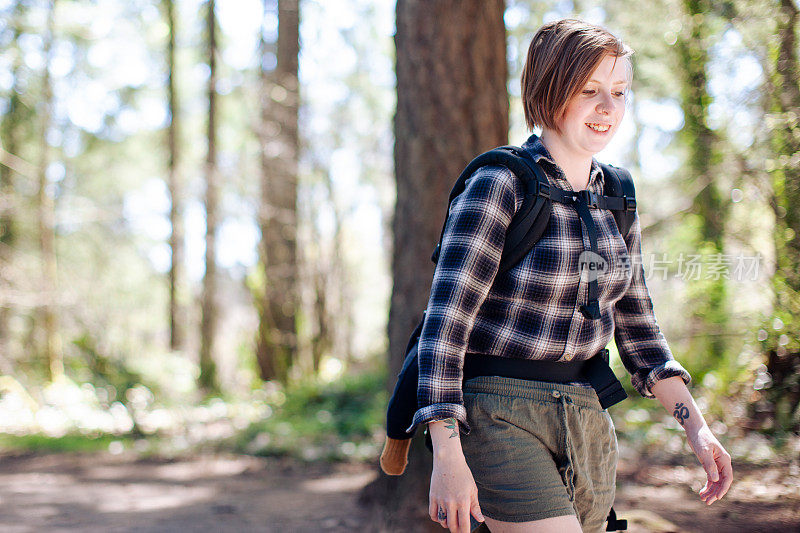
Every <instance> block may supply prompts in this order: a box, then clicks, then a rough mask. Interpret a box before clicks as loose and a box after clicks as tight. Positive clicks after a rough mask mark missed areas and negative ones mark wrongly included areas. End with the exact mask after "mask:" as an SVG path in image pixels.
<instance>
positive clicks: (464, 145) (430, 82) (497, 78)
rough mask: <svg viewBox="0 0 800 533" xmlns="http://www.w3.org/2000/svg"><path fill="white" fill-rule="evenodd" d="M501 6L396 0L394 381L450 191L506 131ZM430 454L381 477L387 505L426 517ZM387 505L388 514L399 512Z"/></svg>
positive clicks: (481, 1)
mask: <svg viewBox="0 0 800 533" xmlns="http://www.w3.org/2000/svg"><path fill="white" fill-rule="evenodd" d="M504 7H505V6H504V1H503V0H491V1H486V0H462V1H456V0H439V1H436V2H430V1H424V0H398V2H397V7H396V10H397V33H396V36H395V44H396V47H397V65H396V69H397V113H396V115H395V124H394V128H395V174H396V180H397V204H396V207H395V215H394V222H393V228H394V243H393V244H394V252H393V260H392V274H393V278H394V287H393V289H392V297H391V308H390V311H389V326H388V329H389V352H390V353H389V369H390V373H389V375H390V377H391V379H390V381H392V383H391V384H390V386H393V381H394V376H395V375H396V374H397V372H398V371H399V369H400V367H401V365H402V361H403V357H404V355H405V354H404V353H403V351H404V350H405V346H406V343H407V342H408V336H409V335H410V334H411V331H412V330H413V328H414V326H415V325H416V323H417V322H418V321H419V319H420V318H421V316H422V312H423V310H424V309H425V306H426V304H427V301H428V296H429V293H430V288H431V281H432V279H433V266H432V264H431V262H430V255H431V252H432V251H433V248H434V246H435V245H436V242H437V240H438V238H439V232H440V230H441V226H442V222H443V218H444V216H445V213H446V209H447V197H448V195H449V192H450V189H451V187H452V185H453V183H454V182H455V180H456V178H457V177H458V175H459V173H460V172H461V170H463V168H464V166H465V165H466V164H467V163H468V162H469V161H470V160H471V159H472V158H473V157H475V156H476V155H478V154H479V153H481V152H483V151H485V150H489V149H491V148H494V147H495V146H498V145H502V144H505V143H506V141H507V138H508V94H507V92H506V78H507V65H506V44H505V43H506V41H505V37H506V36H505V26H504V23H503V14H504ZM426 453H427V452H425V451H424V449H423V448H422V447H420V446H415V447H413V452H412V457H411V458H410V462H409V466H408V472H407V473H406V475H404V476H403V477H401V478H399V479H391V478H388V477H382V478H380V480H379V482H381V483H385V484H388V486H387V487H384V488H382V489H380V490H381V491H383V492H382V493H385V494H386V495H388V496H390V498H389V500H388V501H387V502H386V503H387V504H389V505H392V506H394V505H395V503H394V502H396V501H402V500H404V499H405V498H406V497H409V498H412V499H414V500H416V501H417V502H416V503H415V507H414V509H416V510H418V511H419V513H417V514H415V516H414V519H419V520H422V521H423V522H426V523H427V522H430V520H429V519H427V518H426V517H427V496H426V495H427V490H423V489H424V488H425V487H427V481H426V479H427V477H428V476H429V470H428V468H429V466H428V465H429V464H430V462H429V461H430V460H429V458H427V457H425V455H424V454H426ZM419 479H423V483H421V484H419ZM419 502H422V503H421V504H420V503H419ZM386 511H387V514H388V515H389V516H390V517H391V516H396V517H399V516H400V515H394V514H393V513H392V512H391V511H390V510H389V509H388V508H387V509H386ZM390 520H392V518H390ZM405 523H406V524H407V523H409V522H408V517H406V522H405ZM436 527H438V526H436Z"/></svg>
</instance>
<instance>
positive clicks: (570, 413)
mask: <svg viewBox="0 0 800 533" xmlns="http://www.w3.org/2000/svg"><path fill="white" fill-rule="evenodd" d="M631 53H632V50H630V48H628V47H627V46H626V45H625V44H624V43H622V41H620V40H619V39H617V38H616V37H615V36H614V35H612V34H610V33H609V32H608V31H606V30H605V29H603V28H601V27H598V26H595V25H592V24H588V23H585V22H582V21H578V20H561V21H557V22H553V23H549V24H546V25H544V26H543V27H542V28H541V29H540V30H539V31H538V32H537V33H536V35H535V36H534V38H533V40H532V42H531V44H530V48H529V50H528V57H527V61H526V65H525V68H524V71H523V74H522V95H523V101H524V107H525V118H526V122H527V125H528V127H529V129H531V130H533V128H534V127H535V126H539V127H541V128H542V134H541V137H537V136H536V135H532V136H531V138H530V139H529V140H528V141H527V142H526V143H525V144H524V145H523V148H524V149H525V150H526V151H527V153H528V154H529V155H530V156H531V157H532V158H533V159H534V160H536V161H537V162H538V164H539V165H540V166H541V167H542V169H544V171H545V173H546V174H547V177H548V180H549V182H550V185H551V187H552V186H556V187H558V188H560V189H563V190H567V191H582V190H584V189H588V190H590V191H593V192H594V193H596V194H598V195H602V194H603V174H602V172H601V169H600V166H599V164H598V162H597V161H596V160H595V159H594V158H593V155H594V154H596V153H597V152H599V151H601V150H602V149H603V148H605V147H606V146H607V145H608V143H609V141H610V140H611V138H612V137H613V136H614V134H615V133H616V131H617V129H618V128H619V125H620V123H621V122H622V118H623V115H624V113H625V100H626V95H627V93H628V90H629V88H630V85H631V76H632V68H631V63H630V57H629V56H630V54H631ZM523 196H524V191H523V190H522V186H521V183H520V182H519V180H518V179H517V178H516V177H515V176H514V175H513V174H512V173H511V171H509V170H508V169H506V168H504V167H499V166H496V167H495V166H488V167H483V168H481V169H479V170H478V171H476V172H475V174H473V176H472V177H471V178H470V179H469V180H468V181H467V185H466V189H465V191H464V192H463V193H462V194H461V195H459V196H458V197H457V198H456V199H455V200H454V201H453V203H452V205H451V208H450V213H449V216H448V221H447V227H446V229H445V233H444V237H443V240H442V248H441V252H440V258H439V262H438V265H437V268H436V272H435V274H434V280H433V286H432V290H431V296H430V300H429V304H428V307H427V314H426V319H425V323H424V326H423V329H422V332H421V336H420V340H419V366H420V370H419V389H418V400H419V406H420V408H419V410H418V411H417V412H416V413H415V415H414V423H413V425H412V428H413V427H416V426H417V425H419V424H427V426H428V431H429V433H430V436H431V440H432V443H433V449H434V463H433V473H432V476H431V488H430V507H429V513H430V517H431V519H432V520H434V521H437V522H439V523H440V524H441V525H442V526H443V527H445V528H448V529H450V531H454V532H455V531H460V532H466V531H469V527H470V515H472V516H473V517H474V518H475V519H476V520H478V521H484V519H485V522H486V525H488V527H489V529H490V530H491V531H492V532H506V531H508V532H523V531H525V532H529V531H559V532H562V531H563V532H580V531H601V530H602V528H603V522H604V521H605V518H606V516H607V515H608V512H609V509H610V507H611V504H612V502H613V499H614V489H615V473H616V462H617V442H616V436H615V433H614V427H613V424H612V421H611V418H610V416H609V415H608V412H607V411H606V410H605V409H602V408H601V407H600V404H599V403H598V399H597V395H596V393H595V391H594V390H593V389H592V388H591V387H589V386H588V385H587V384H586V383H584V382H580V381H579V382H570V383H554V382H552V380H551V381H550V382H548V381H547V380H542V381H538V380H522V379H514V378H507V377H498V376H491V375H489V376H479V377H476V378H473V379H470V380H467V381H466V382H464V383H463V387H462V376H463V374H462V372H463V366H464V359H465V356H466V357H468V356H467V354H470V355H471V354H480V355H483V356H494V357H505V358H512V359H518V360H519V359H522V360H531V361H558V362H570V361H573V362H574V361H582V360H588V359H590V358H592V356H594V355H595V354H597V353H598V352H600V351H601V350H603V348H604V347H605V346H606V344H607V343H608V342H609V341H610V340H611V336H612V334H613V335H614V337H615V340H616V345H617V347H618V350H619V353H620V357H621V358H622V361H623V363H624V364H625V367H626V368H627V370H628V371H629V372H630V373H631V379H632V383H633V385H634V387H635V388H636V389H637V390H638V391H639V392H640V393H641V394H642V395H644V396H646V397H655V398H657V399H658V400H659V401H660V402H661V403H662V405H664V407H665V408H666V409H667V411H669V412H670V413H673V415H674V416H675V417H676V418H677V419H678V421H679V422H680V424H681V425H682V426H683V428H684V429H685V431H686V435H687V438H688V441H689V444H690V445H691V447H692V450H694V452H695V454H696V455H697V457H698V459H699V460H700V463H701V464H702V465H703V467H704V469H705V471H706V473H707V476H708V482H707V483H706V485H705V487H704V488H703V489H702V490H701V491H700V498H701V499H702V500H703V501H704V502H705V503H707V504H711V503H713V502H714V501H716V500H718V499H720V498H721V497H722V496H724V494H725V493H726V492H727V490H728V488H729V487H730V485H731V481H732V468H731V461H730V456H729V455H728V454H727V452H726V451H725V450H724V448H723V447H722V446H721V445H720V443H719V442H718V441H717V439H716V438H715V437H714V435H713V434H712V433H711V431H710V430H709V428H708V426H707V425H706V423H705V421H704V420H703V416H702V414H701V413H700V411H699V410H698V408H697V405H696V404H695V402H694V400H693V399H692V396H691V395H690V393H689V391H688V389H687V387H686V384H687V383H688V382H689V380H690V377H689V374H688V373H687V372H686V371H685V370H684V369H683V367H681V365H680V364H679V363H678V362H676V361H675V360H674V359H673V357H672V354H671V352H670V350H669V347H668V345H667V343H666V341H665V339H664V336H663V335H662V333H661V331H660V329H659V327H658V324H657V322H656V318H655V315H654V313H653V308H652V303H651V300H650V295H649V292H648V290H647V287H646V285H645V280H644V274H643V268H642V264H641V261H638V260H637V259H638V258H639V257H640V255H641V244H640V240H641V229H640V225H639V220H638V214H637V215H636V218H635V219H634V222H633V226H632V228H631V230H630V232H629V233H628V234H627V236H626V237H624V238H623V236H622V235H621V234H620V232H619V230H618V228H617V225H616V222H615V220H614V217H613V214H612V212H611V211H608V210H605V209H591V210H590V211H591V222H592V223H593V225H594V228H593V230H590V229H588V228H587V225H586V224H585V221H586V219H585V218H584V219H583V220H582V219H581V218H580V217H579V215H578V213H577V209H576V207H574V206H571V205H565V204H561V203H555V202H554V203H553V206H552V214H551V217H550V221H549V224H548V226H547V229H546V230H545V233H544V234H543V235H542V237H541V238H540V240H539V241H538V242H537V243H536V245H535V246H534V248H533V249H532V250H531V251H530V252H529V253H528V255H527V256H526V257H525V258H524V259H523V260H522V261H520V262H519V263H518V264H517V265H516V266H514V267H513V268H511V269H510V270H509V271H508V272H506V273H502V274H499V275H498V274H497V272H498V264H499V260H500V256H501V252H502V249H503V241H504V237H505V230H506V228H507V227H508V224H509V222H510V221H511V219H512V217H513V216H514V214H515V212H516V210H517V209H519V207H520V205H521V203H522V199H523ZM587 216H588V215H587ZM589 231H594V232H595V235H597V237H596V246H595V245H594V244H595V243H593V244H592V246H591V247H592V248H594V249H595V250H597V253H598V254H599V255H600V256H602V259H603V260H604V262H605V264H606V265H607V268H605V270H604V271H602V272H601V273H600V274H599V276H598V277H597V280H596V281H597V287H598V288H599V298H596V299H597V300H598V301H599V314H597V313H594V316H590V314H588V313H584V312H583V308H582V307H583V306H584V304H586V303H587V298H588V294H589V291H588V290H587V289H588V283H589V279H588V276H587V275H586V274H585V273H584V275H581V272H580V270H579V266H578V265H579V258H582V254H583V253H584V252H585V251H586V250H588V249H589V248H590V236H589V235H587V233H588V232H589ZM581 260H582V259H581ZM631 265H632V266H633V268H632V269H631V268H630V266H631ZM579 309H580V310H581V312H578V311H579ZM524 364H527V363H524ZM484 517H485V518H484Z"/></svg>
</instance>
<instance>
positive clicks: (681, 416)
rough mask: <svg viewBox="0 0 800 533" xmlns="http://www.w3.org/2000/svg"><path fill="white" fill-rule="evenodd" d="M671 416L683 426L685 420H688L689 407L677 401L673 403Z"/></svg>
mask: <svg viewBox="0 0 800 533" xmlns="http://www.w3.org/2000/svg"><path fill="white" fill-rule="evenodd" d="M672 416H674V417H675V418H676V419H677V420H678V422H680V424H681V425H682V426H685V425H686V421H687V420H689V408H687V407H686V406H685V405H683V403H681V402H678V403H676V404H675V410H674V411H673V412H672Z"/></svg>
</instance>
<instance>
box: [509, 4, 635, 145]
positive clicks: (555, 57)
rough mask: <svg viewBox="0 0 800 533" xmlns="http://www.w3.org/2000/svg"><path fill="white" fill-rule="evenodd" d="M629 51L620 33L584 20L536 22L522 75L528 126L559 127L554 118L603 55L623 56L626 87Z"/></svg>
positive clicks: (574, 94)
mask: <svg viewBox="0 0 800 533" xmlns="http://www.w3.org/2000/svg"><path fill="white" fill-rule="evenodd" d="M632 54H633V50H632V49H631V48H630V47H629V46H628V45H626V44H625V43H624V42H622V40H621V39H620V38H618V37H616V36H615V35H613V34H612V33H611V32H609V31H608V30H606V29H605V28H603V27H601V26H597V25H595V24H590V23H588V22H584V21H582V20H577V19H562V20H557V21H555V22H549V23H547V24H545V25H544V26H542V27H541V28H539V31H537V32H536V35H534V36H533V39H532V40H531V44H530V46H529V47H528V58H527V60H526V61H525V67H524V68H523V70H522V79H521V86H522V104H523V107H524V109H525V123H526V124H527V125H528V129H529V130H533V128H534V127H536V126H541V127H543V128H545V127H546V128H549V129H552V130H555V131H556V132H559V133H560V128H559V127H558V123H559V122H560V121H561V117H562V116H563V115H564V112H565V111H566V109H567V105H568V104H569V102H570V101H571V100H572V98H573V97H575V96H576V95H577V94H578V92H579V91H580V90H581V89H582V88H583V86H584V85H586V82H588V81H589V77H590V76H591V75H592V72H594V69H596V68H597V66H598V65H599V64H600V62H601V61H602V60H603V58H604V57H605V56H606V55H611V56H613V57H616V58H623V59H625V62H626V69H627V72H628V87H630V84H631V81H632V79H633V66H632V64H631V61H630V56H631V55H632Z"/></svg>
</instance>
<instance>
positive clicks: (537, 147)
mask: <svg viewBox="0 0 800 533" xmlns="http://www.w3.org/2000/svg"><path fill="white" fill-rule="evenodd" d="M522 148H523V149H524V150H526V151H527V152H528V153H529V154H530V155H531V156H532V157H533V160H534V161H536V162H537V163H539V164H540V165H541V167H542V169H543V170H544V171H545V174H546V175H547V177H548V178H549V179H550V181H551V182H552V183H554V184H555V185H556V186H558V187H560V188H561V189H564V190H565V191H571V190H573V188H572V185H571V184H570V183H569V181H567V177H566V175H565V174H564V171H563V170H562V169H561V167H560V166H558V164H557V163H556V161H555V159H554V158H553V156H552V155H550V152H549V151H548V150H547V147H546V146H545V145H544V143H543V142H542V139H541V138H540V137H539V136H538V135H536V134H535V133H534V134H532V135H531V136H530V137H528V140H527V141H525V142H524V143H523V144H522ZM587 189H589V190H592V191H594V192H595V193H598V194H602V193H603V171H602V169H601V168H600V163H598V162H597V160H596V159H595V158H594V157H593V158H592V166H591V168H590V170H589V185H588V186H587Z"/></svg>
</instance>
